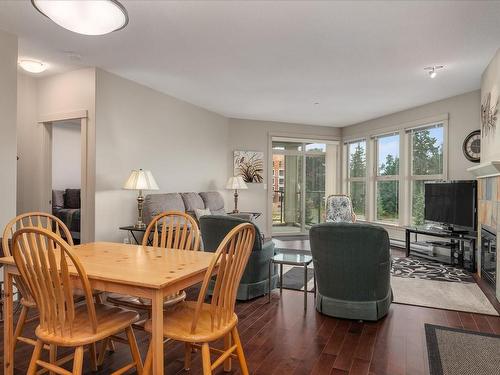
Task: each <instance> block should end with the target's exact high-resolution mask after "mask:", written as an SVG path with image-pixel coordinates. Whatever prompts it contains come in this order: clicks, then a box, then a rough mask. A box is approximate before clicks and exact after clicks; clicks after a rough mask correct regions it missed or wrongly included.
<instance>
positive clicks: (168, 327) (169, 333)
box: [144, 301, 238, 343]
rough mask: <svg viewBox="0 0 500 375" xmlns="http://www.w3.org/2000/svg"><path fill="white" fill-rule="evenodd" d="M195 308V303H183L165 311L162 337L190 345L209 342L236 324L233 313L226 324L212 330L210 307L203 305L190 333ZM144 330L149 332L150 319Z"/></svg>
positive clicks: (235, 317)
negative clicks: (193, 330)
mask: <svg viewBox="0 0 500 375" xmlns="http://www.w3.org/2000/svg"><path fill="white" fill-rule="evenodd" d="M195 308H196V302H195V301H184V302H181V303H178V304H177V305H175V306H173V307H171V308H170V309H169V310H168V311H165V312H164V313H163V314H164V315H163V336H165V337H168V338H170V339H173V340H177V341H184V342H191V343H196V342H211V341H214V340H217V339H219V338H221V337H222V336H224V335H225V334H227V333H229V331H231V329H233V328H234V327H235V326H236V324H237V323H238V316H237V315H236V314H235V313H233V314H232V316H231V319H230V320H229V322H228V323H227V324H225V325H224V326H221V327H219V328H214V329H213V330H212V314H211V313H210V309H211V306H210V305H209V304H207V303H204V304H203V308H202V311H201V313H200V317H199V319H198V323H197V325H196V332H195V333H191V324H192V323H193V319H194V315H195V314H194V313H195ZM144 329H145V330H146V331H148V332H151V319H149V320H148V321H147V322H146V324H145V326H144Z"/></svg>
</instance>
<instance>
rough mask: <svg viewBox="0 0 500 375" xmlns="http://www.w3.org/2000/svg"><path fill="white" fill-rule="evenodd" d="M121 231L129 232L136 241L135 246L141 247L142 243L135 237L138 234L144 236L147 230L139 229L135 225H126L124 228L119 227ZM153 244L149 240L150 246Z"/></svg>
mask: <svg viewBox="0 0 500 375" xmlns="http://www.w3.org/2000/svg"><path fill="white" fill-rule="evenodd" d="M119 229H120V230H125V231H127V232H129V234H130V235H131V236H132V238H133V239H134V241H135V244H136V245H141V243H142V242H139V241H138V239H137V237H136V236H135V234H136V232H137V233H142V234H144V232H146V228H137V227H136V226H134V225H126V226H123V227H119ZM151 243H152V242H151V240H150V239H148V245H150V244H151Z"/></svg>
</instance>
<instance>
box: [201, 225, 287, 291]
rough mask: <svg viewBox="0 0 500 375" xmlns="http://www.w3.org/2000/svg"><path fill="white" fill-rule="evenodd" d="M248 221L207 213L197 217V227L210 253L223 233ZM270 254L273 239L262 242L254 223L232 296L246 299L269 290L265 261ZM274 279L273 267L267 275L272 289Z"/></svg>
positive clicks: (272, 253) (275, 279)
mask: <svg viewBox="0 0 500 375" xmlns="http://www.w3.org/2000/svg"><path fill="white" fill-rule="evenodd" d="M245 222H248V221H247V220H243V219H240V218H237V217H233V216H228V215H224V216H221V215H209V216H202V217H201V218H200V229H201V235H202V238H203V244H204V247H205V251H211V252H214V251H215V250H217V247H218V246H219V244H220V243H221V241H222V240H223V239H224V237H225V236H226V234H228V233H229V231H231V229H233V228H234V227H236V226H238V225H239V224H241V223H245ZM273 256H274V242H273V241H267V242H263V240H262V236H261V234H260V230H259V228H258V227H257V226H255V242H254V245H253V249H252V253H251V254H250V258H249V259H248V264H247V266H246V268H245V272H244V273H243V277H242V278H241V281H240V285H239V287H238V292H237V295H236V298H237V299H238V300H249V299H252V298H255V297H259V296H262V295H264V294H267V293H268V291H269V285H268V284H269V279H268V277H269V262H270V260H271V258H272V257H273ZM277 282H278V272H277V269H276V267H275V269H274V271H273V275H272V278H271V284H272V288H275V287H276V284H277Z"/></svg>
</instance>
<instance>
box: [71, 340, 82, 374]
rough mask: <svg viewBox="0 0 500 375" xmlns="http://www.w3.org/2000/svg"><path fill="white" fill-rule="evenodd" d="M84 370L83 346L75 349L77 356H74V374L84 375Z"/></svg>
mask: <svg viewBox="0 0 500 375" xmlns="http://www.w3.org/2000/svg"><path fill="white" fill-rule="evenodd" d="M82 370H83V346H79V347H77V348H76V349H75V357H74V358H73V375H82Z"/></svg>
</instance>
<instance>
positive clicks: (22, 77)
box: [17, 73, 44, 214]
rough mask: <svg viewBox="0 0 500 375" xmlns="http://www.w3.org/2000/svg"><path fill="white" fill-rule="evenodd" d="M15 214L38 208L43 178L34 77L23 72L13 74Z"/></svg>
mask: <svg viewBox="0 0 500 375" xmlns="http://www.w3.org/2000/svg"><path fill="white" fill-rule="evenodd" d="M17 104H18V105H17V154H18V156H19V160H18V162H17V214H21V213H23V212H29V211H40V210H42V209H43V206H42V191H41V190H40V189H38V188H36V187H37V186H40V184H41V183H42V182H43V181H44V180H43V160H42V157H41V156H42V139H43V131H42V130H43V128H42V127H41V126H39V125H38V124H37V119H38V100H37V80H36V79H35V78H33V77H31V76H28V75H26V74H23V73H18V76H17Z"/></svg>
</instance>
